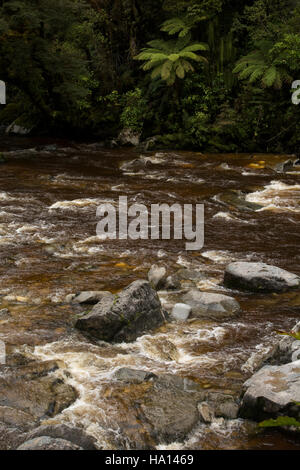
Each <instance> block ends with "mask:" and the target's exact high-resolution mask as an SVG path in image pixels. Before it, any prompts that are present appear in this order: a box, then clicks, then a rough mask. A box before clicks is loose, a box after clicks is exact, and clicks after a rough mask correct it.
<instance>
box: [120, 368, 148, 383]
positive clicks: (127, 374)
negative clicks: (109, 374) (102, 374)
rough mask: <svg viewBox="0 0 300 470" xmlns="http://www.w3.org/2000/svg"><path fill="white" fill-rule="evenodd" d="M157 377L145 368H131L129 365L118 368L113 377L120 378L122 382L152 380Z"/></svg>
mask: <svg viewBox="0 0 300 470" xmlns="http://www.w3.org/2000/svg"><path fill="white" fill-rule="evenodd" d="M153 377H156V376H155V375H154V374H152V372H147V371H144V370H137V369H130V368H128V367H122V368H121V369H118V370H117V371H116V372H115V373H114V374H113V378H114V379H116V380H120V381H121V382H128V383H137V384H139V383H142V382H145V381H148V380H150V379H151V378H153Z"/></svg>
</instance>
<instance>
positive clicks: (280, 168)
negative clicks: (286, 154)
mask: <svg viewBox="0 0 300 470" xmlns="http://www.w3.org/2000/svg"><path fill="white" fill-rule="evenodd" d="M293 166H294V161H293V160H286V161H285V162H281V163H277V165H275V166H274V167H273V169H274V170H275V171H276V172H277V173H285V172H286V171H289V170H291V169H292V168H293Z"/></svg>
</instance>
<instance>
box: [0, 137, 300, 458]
mask: <svg viewBox="0 0 300 470" xmlns="http://www.w3.org/2000/svg"><path fill="white" fill-rule="evenodd" d="M56 143H57V148H56V149H55V147H44V148H43V147H41V148H40V150H39V147H37V146H38V145H41V142H37V141H32V140H27V139H22V140H21V141H19V140H18V139H16V140H9V141H8V140H7V141H5V140H3V141H2V142H0V151H2V152H7V151H9V152H10V156H11V157H13V156H14V157H16V158H9V159H8V160H7V161H6V163H3V164H2V165H1V173H0V181H1V184H0V252H1V255H0V272H1V285H0V295H1V296H0V302H1V304H0V308H1V309H2V308H8V309H9V311H10V313H11V316H10V317H9V318H8V319H1V320H0V339H1V340H2V341H4V342H5V343H6V347H7V350H8V351H10V350H11V351H21V352H23V353H24V354H27V355H28V356H30V357H36V358H39V359H42V360H48V359H55V360H59V361H61V363H62V364H63V367H62V368H60V369H59V370H58V371H57V372H55V373H54V374H57V375H58V376H63V378H64V380H65V381H66V382H68V383H69V384H71V385H73V386H74V387H75V388H76V389H77V391H78V393H79V398H78V399H77V400H76V402H75V403H74V404H73V405H72V406H71V407H69V408H67V409H65V410H64V411H63V412H62V413H61V414H59V415H57V416H55V417H54V418H52V419H49V420H48V421H49V422H50V423H51V422H58V423H62V422H64V423H73V424H75V425H80V426H83V427H84V428H85V429H86V430H87V432H88V433H90V434H92V435H94V436H95V437H96V438H97V440H98V442H99V443H100V444H101V446H103V447H104V448H106V449H114V448H118V444H117V443H118V442H119V438H120V433H121V432H122V431H121V430H120V428H119V427H118V425H117V423H118V422H119V421H122V419H123V420H125V421H126V419H127V414H126V413H128V409H127V405H126V406H125V404H124V403H125V402H126V400H123V399H122V397H118V396H114V397H112V398H109V396H108V394H107V390H108V389H109V384H110V382H111V380H112V379H111V377H112V374H113V372H114V371H115V370H116V369H117V368H119V367H120V366H123V367H124V366H125V367H133V368H136V369H143V370H149V371H151V372H154V373H165V372H167V373H172V374H177V375H180V376H182V377H189V378H193V379H194V380H197V382H199V383H201V384H202V385H203V387H204V388H205V389H213V390H222V391H227V392H228V393H231V394H233V395H234V394H239V393H240V391H241V388H242V384H243V382H244V381H245V380H246V379H247V378H248V377H250V376H251V373H252V372H253V370H254V369H255V364H256V361H257V360H259V357H260V354H262V353H263V352H264V351H267V350H268V348H269V347H270V346H271V345H272V342H274V338H275V337H276V336H277V335H276V333H275V330H278V329H290V328H292V327H293V326H294V324H295V323H296V322H297V321H299V312H300V293H299V292H298V293H297V292H292V293H286V294H281V295H278V294H277V295H275V294H269V295H266V294H265V295H263V294H247V293H241V292H232V291H230V290H229V289H226V288H224V287H223V286H222V279H223V273H224V268H225V266H226V264H228V263H229V262H231V261H235V260H245V261H263V262H266V263H269V264H272V265H276V266H279V267H281V268H284V269H287V270H289V271H291V272H294V273H295V274H298V275H300V267H299V266H300V253H299V237H300V233H299V223H300V204H299V203H300V182H299V172H297V171H296V169H294V170H293V171H289V172H286V173H276V172H275V171H274V169H273V168H272V166H274V164H275V163H276V162H277V163H279V162H282V161H284V160H286V159H287V158H288V157H287V156H282V155H281V156H280V155H253V154H252V155H250V154H247V155H246V154H244V155H236V154H230V155H217V154H215V155H203V154H201V153H192V152H179V151H178V152H177V151H176V152H172V151H165V152H153V153H147V154H143V155H141V154H140V153H137V152H136V151H134V150H128V149H112V150H111V149H101V148H99V147H97V145H83V144H81V145H79V144H74V143H69V142H56ZM33 146H35V150H29V151H25V152H24V149H26V148H30V147H33ZM21 149H22V150H21ZM24 153H25V154H26V153H28V155H29V157H30V158H22V157H23V154H24ZM28 155H27V156H28ZM30 155H31V156H30ZM136 159H138V161H134V162H133V160H136ZM119 196H128V201H129V204H131V203H133V202H141V203H144V204H146V205H150V204H153V203H169V204H172V203H174V202H178V203H181V204H186V203H193V204H195V203H204V204H205V246H204V248H203V249H202V250H201V251H200V252H192V251H191V252H187V251H185V246H184V242H182V241H178V240H176V241H172V240H171V241H159V240H157V241H150V240H138V241H131V240H126V241H124V240H122V241H103V240H100V239H98V238H97V237H96V223H97V219H96V208H97V206H98V205H99V204H100V203H102V202H117V201H118V198H119ZM255 204H258V206H256V205H255ZM154 263H155V264H163V265H164V266H166V267H167V268H168V271H169V272H170V273H172V272H174V271H175V270H176V269H178V268H180V267H182V266H184V267H187V268H188V267H193V268H195V267H196V268H197V269H199V270H201V272H202V273H203V275H204V276H203V280H201V281H200V282H199V285H198V287H199V288H200V289H201V290H204V291H208V292H218V293H225V294H228V295H232V296H234V297H235V298H236V299H237V300H238V301H239V302H240V304H241V307H242V314H241V316H240V317H239V318H237V319H232V320H227V321H225V322H215V321H204V320H202V321H194V322H191V323H184V324H182V323H169V324H167V325H166V326H164V327H162V328H161V329H160V330H159V331H157V332H155V333H153V334H148V335H145V336H143V337H140V338H139V339H138V340H137V341H135V342H134V343H130V344H118V345H111V346H108V345H103V344H100V345H98V344H97V343H93V344H92V343H91V342H89V341H88V340H87V339H85V338H84V337H83V336H82V335H81V334H80V333H79V332H78V331H75V330H74V328H73V319H74V313H75V312H74V308H73V307H72V306H71V305H69V304H66V303H65V302H64V299H65V297H66V295H67V294H70V293H74V292H79V291H84V290H110V291H112V292H116V291H118V290H120V289H121V288H123V287H124V286H126V285H128V284H129V283H130V282H132V281H134V280H136V279H144V278H146V277H147V272H148V270H149V268H150V266H151V265H152V264H154ZM170 344H171V345H172V348H173V349H172V350H173V351H176V353H174V354H171V355H168V354H166V352H165V351H166V349H168V348H167V347H166V345H167V346H168V345H170ZM124 447H127V448H129V449H130V448H132V447H134V443H132V442H127V444H126V439H125V444H124ZM158 448H159V449H300V445H299V442H298V441H297V439H296V437H294V436H293V435H285V434H282V433H281V432H279V431H274V430H272V431H264V432H260V433H255V432H254V433H253V432H252V431H250V430H249V426H248V423H247V422H245V421H243V420H240V419H238V420H232V421H230V420H229V421H224V420H223V421H222V420H221V421H217V422H215V423H213V424H212V425H210V426H208V425H201V424H199V426H198V427H197V429H196V430H194V432H193V433H192V434H191V435H190V436H189V437H188V438H187V440H186V441H185V442H181V443H178V442H174V443H171V444H164V443H160V445H159V447H158Z"/></svg>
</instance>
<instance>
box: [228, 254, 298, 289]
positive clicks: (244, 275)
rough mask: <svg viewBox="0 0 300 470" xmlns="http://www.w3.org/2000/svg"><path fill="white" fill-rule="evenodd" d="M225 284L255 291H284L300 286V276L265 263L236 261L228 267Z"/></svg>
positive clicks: (234, 287)
mask: <svg viewBox="0 0 300 470" xmlns="http://www.w3.org/2000/svg"><path fill="white" fill-rule="evenodd" d="M224 284H225V285H226V286H227V287H230V288H233V289H245V290H249V291H253V292H283V291H286V290H288V289H295V288H296V289H297V288H298V289H299V288H300V277H298V276H296V274H292V273H290V272H288V271H285V270H284V269H280V268H277V267H276V266H271V265H268V264H265V263H248V262H240V261H239V262H235V263H231V264H229V265H228V266H227V267H226V270H225V276H224Z"/></svg>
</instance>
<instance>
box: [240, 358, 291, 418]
mask: <svg viewBox="0 0 300 470" xmlns="http://www.w3.org/2000/svg"><path fill="white" fill-rule="evenodd" d="M244 388H245V390H246V392H245V394H244V397H243V401H242V404H241V409H240V416H241V417H242V418H248V419H253V420H255V421H262V420H264V419H267V418H276V417H277V416H279V415H283V416H291V417H294V418H296V419H298V420H299V419H300V407H299V406H297V403H299V402H300V361H296V362H291V363H289V364H285V365H282V366H265V367H263V368H262V369H261V370H259V371H258V372H257V373H256V374H254V375H253V376H252V377H251V378H250V379H249V380H247V382H245V384H244Z"/></svg>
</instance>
